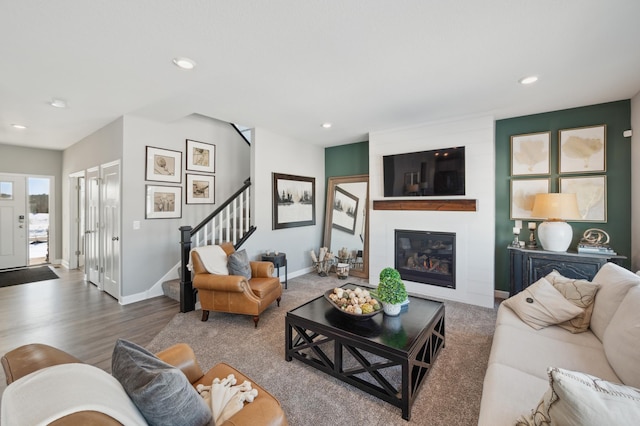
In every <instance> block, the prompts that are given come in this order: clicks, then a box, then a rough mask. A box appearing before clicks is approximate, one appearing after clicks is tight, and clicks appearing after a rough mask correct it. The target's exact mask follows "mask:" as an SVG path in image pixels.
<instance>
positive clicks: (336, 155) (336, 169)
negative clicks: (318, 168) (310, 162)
mask: <svg viewBox="0 0 640 426" xmlns="http://www.w3.org/2000/svg"><path fill="white" fill-rule="evenodd" d="M366 174H369V141H365V142H357V143H351V144H348V145H338V146H332V147H329V148H325V150H324V176H325V178H326V179H327V180H328V179H329V178H330V177H334V176H352V175H366Z"/></svg>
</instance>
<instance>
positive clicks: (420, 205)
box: [373, 199, 477, 212]
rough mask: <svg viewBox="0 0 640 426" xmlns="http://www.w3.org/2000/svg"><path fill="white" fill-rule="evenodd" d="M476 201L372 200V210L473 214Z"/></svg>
mask: <svg viewBox="0 0 640 426" xmlns="http://www.w3.org/2000/svg"><path fill="white" fill-rule="evenodd" d="M476 204H477V200H470V199H464V200H449V199H447V200H373V209H374V210H431V211H443V212H444V211H447V212H475V211H476Z"/></svg>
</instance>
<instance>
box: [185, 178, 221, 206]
mask: <svg viewBox="0 0 640 426" xmlns="http://www.w3.org/2000/svg"><path fill="white" fill-rule="evenodd" d="M186 176H187V187H186V189H185V192H186V194H187V199H186V202H187V204H215V199H216V198H215V194H216V185H215V183H216V180H215V179H216V177H215V176H213V175H200V174H195V173H187V175H186Z"/></svg>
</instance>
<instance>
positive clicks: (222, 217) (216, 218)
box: [180, 178, 256, 312]
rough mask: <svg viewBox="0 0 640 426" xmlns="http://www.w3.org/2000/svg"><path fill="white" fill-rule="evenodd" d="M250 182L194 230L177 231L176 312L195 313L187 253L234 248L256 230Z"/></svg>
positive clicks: (194, 299)
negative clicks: (224, 246) (208, 247)
mask: <svg viewBox="0 0 640 426" xmlns="http://www.w3.org/2000/svg"><path fill="white" fill-rule="evenodd" d="M250 188H251V179H250V178H248V179H247V180H245V181H244V184H243V186H242V188H240V189H239V190H237V191H236V192H235V193H234V194H233V195H232V196H231V197H229V199H227V201H225V202H224V203H222V204H221V205H220V207H218V208H217V209H215V210H214V211H213V212H212V213H211V214H210V215H209V216H207V217H206V218H205V219H204V220H203V221H202V222H200V223H199V224H198V225H196V226H195V227H191V226H189V225H186V226H181V227H180V252H181V254H180V272H181V273H180V312H189V311H193V310H194V309H195V304H196V290H195V289H194V288H193V282H192V281H191V270H190V269H189V263H190V258H189V254H190V252H191V249H193V248H196V247H200V246H205V245H210V244H220V243H223V242H231V243H232V244H233V245H234V247H236V248H238V247H240V246H241V245H242V243H244V242H245V241H246V239H247V238H248V237H249V236H250V235H251V234H252V233H253V232H254V231H255V230H256V228H255V226H252V225H251V215H250V211H251V209H250V204H251V203H250V202H251V199H250V195H251V194H250Z"/></svg>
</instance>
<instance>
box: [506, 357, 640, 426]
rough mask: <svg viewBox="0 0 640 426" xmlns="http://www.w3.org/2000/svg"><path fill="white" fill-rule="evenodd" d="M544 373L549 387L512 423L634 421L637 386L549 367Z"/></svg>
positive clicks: (593, 425) (600, 425) (591, 425)
mask: <svg viewBox="0 0 640 426" xmlns="http://www.w3.org/2000/svg"><path fill="white" fill-rule="evenodd" d="M547 373H548V374H549V389H548V390H547V391H546V392H545V394H544V396H543V397H542V400H541V401H540V403H539V404H538V406H537V407H536V408H535V409H533V410H532V411H531V412H530V413H528V414H526V415H523V416H520V418H518V419H517V420H516V426H533V425H535V426H538V425H545V426H548V425H580V426H604V425H620V426H622V425H637V424H638V419H640V389H636V388H632V387H630V386H624V385H620V384H616V383H611V382H607V381H605V380H602V379H599V378H597V377H594V376H591V375H589V374H584V373H579V372H576V371H569V370H564V369H562V368H555V367H549V368H548V369H547Z"/></svg>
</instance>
